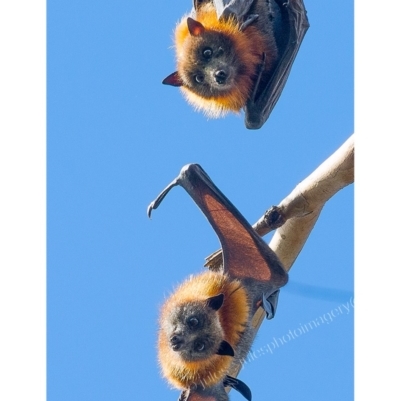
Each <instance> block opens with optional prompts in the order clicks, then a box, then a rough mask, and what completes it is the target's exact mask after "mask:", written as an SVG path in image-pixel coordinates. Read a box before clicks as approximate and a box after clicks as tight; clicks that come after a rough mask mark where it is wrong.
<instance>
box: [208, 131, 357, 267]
mask: <svg viewBox="0 0 400 401" xmlns="http://www.w3.org/2000/svg"><path fill="white" fill-rule="evenodd" d="M353 182H354V135H351V136H350V138H349V139H348V140H347V141H346V142H345V143H344V144H343V145H342V146H341V147H340V148H339V149H338V150H337V151H336V152H335V153H333V154H332V155H331V156H330V157H329V158H328V159H326V160H325V161H324V162H323V163H322V164H321V165H320V166H319V167H318V168H317V169H316V170H315V171H314V172H313V173H311V174H310V175H309V176H308V177H307V178H306V179H304V180H303V181H302V182H301V183H300V184H298V185H297V186H296V188H295V189H294V190H293V191H292V192H291V193H290V194H289V195H288V196H287V197H286V198H285V199H283V201H282V202H281V203H280V204H279V205H278V206H273V207H272V208H270V209H269V210H267V212H265V214H264V215H263V216H262V217H261V218H260V219H259V220H258V221H257V222H256V223H255V224H254V225H253V228H254V229H255V230H256V232H257V233H258V234H259V235H261V236H264V235H266V234H267V233H269V232H271V231H273V230H274V229H277V231H276V232H275V234H274V236H273V238H272V240H271V242H270V244H269V245H270V247H271V248H272V250H274V251H275V253H276V254H277V255H278V257H279V259H280V261H281V262H282V264H283V266H284V267H285V269H286V270H287V271H289V269H290V268H291V267H292V265H293V263H294V261H295V260H296V258H297V256H298V255H299V253H300V251H301V249H302V248H303V246H304V244H305V242H306V240H307V238H308V236H309V234H310V232H311V230H312V229H313V227H314V224H315V223H316V221H317V219H318V217H319V214H320V212H321V210H322V208H323V206H324V204H325V203H326V202H327V201H328V200H329V199H330V198H331V197H332V196H333V195H334V194H336V193H337V192H338V191H340V190H341V189H342V188H344V187H345V186H347V185H349V184H351V183H353ZM221 264H222V253H221V250H218V251H216V252H214V253H213V254H212V255H210V256H208V257H207V258H206V263H205V266H207V267H209V268H210V269H212V270H214V269H217V268H218V267H219V266H220V265H221Z"/></svg>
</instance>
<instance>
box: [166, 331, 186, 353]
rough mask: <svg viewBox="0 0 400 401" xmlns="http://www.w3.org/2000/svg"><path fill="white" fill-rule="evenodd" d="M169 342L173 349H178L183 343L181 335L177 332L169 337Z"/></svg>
mask: <svg viewBox="0 0 400 401" xmlns="http://www.w3.org/2000/svg"><path fill="white" fill-rule="evenodd" d="M169 342H170V344H171V348H172V349H173V350H174V351H178V350H179V349H180V348H181V347H182V345H183V343H184V341H183V337H182V336H181V335H178V334H174V335H173V336H172V337H171V338H170V339H169Z"/></svg>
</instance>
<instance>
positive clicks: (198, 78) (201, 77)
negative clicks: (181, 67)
mask: <svg viewBox="0 0 400 401" xmlns="http://www.w3.org/2000/svg"><path fill="white" fill-rule="evenodd" d="M194 79H195V80H196V82H198V83H199V84H201V83H203V82H204V75H203V74H197V75H195V77H194Z"/></svg>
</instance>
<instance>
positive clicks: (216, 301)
mask: <svg viewBox="0 0 400 401" xmlns="http://www.w3.org/2000/svg"><path fill="white" fill-rule="evenodd" d="M223 302H224V294H222V293H221V294H218V295H215V296H214V297H210V298H208V299H207V306H209V307H210V308H211V309H214V310H215V311H217V310H218V309H219V308H220V307H221V306H222V304H223Z"/></svg>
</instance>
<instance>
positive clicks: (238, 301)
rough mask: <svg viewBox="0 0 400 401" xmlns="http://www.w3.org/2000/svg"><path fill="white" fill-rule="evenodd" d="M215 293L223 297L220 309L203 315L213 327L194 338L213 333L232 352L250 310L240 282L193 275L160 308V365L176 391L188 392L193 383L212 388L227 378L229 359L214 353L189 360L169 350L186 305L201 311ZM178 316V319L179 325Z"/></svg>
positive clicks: (186, 313)
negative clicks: (228, 346)
mask: <svg viewBox="0 0 400 401" xmlns="http://www.w3.org/2000/svg"><path fill="white" fill-rule="evenodd" d="M218 294H223V295H224V301H223V303H222V306H221V307H220V308H219V309H218V310H217V311H211V310H206V312H205V313H206V314H207V316H210V318H211V319H212V321H213V322H212V323H213V325H212V326H213V328H210V326H207V327H204V328H202V330H200V332H199V333H197V334H196V335H197V336H198V337H201V336H207V337H209V336H212V335H213V333H212V331H216V332H217V334H218V335H219V336H221V338H222V339H223V340H225V341H226V342H228V343H229V344H230V345H231V346H232V347H233V349H235V347H236V346H237V345H238V344H239V342H240V340H241V339H242V336H243V334H244V333H245V332H246V330H247V328H248V324H249V316H250V308H251V305H249V299H248V295H247V292H246V290H245V289H244V287H243V286H242V284H241V282H240V281H239V280H235V279H231V278H229V276H227V275H224V274H222V273H216V272H205V273H203V274H200V275H197V276H192V277H190V278H189V279H188V280H187V281H185V282H184V283H183V284H181V285H180V286H179V287H178V289H177V290H176V291H175V292H174V294H172V296H171V297H170V298H169V299H168V300H167V301H166V302H165V304H164V305H163V307H162V310H161V317H160V331H159V337H158V356H159V363H160V366H161V370H162V373H163V376H164V377H165V378H166V379H167V380H168V381H169V382H170V383H171V384H172V385H173V386H174V387H176V388H179V389H187V388H190V387H191V386H192V385H194V384H196V385H199V384H200V385H202V386H203V387H210V386H213V385H215V384H217V383H218V382H220V381H221V379H222V378H223V377H224V376H225V375H226V373H227V370H228V368H229V366H230V364H231V362H232V360H233V358H232V356H228V355H217V354H215V353H212V354H211V355H206V356H205V358H201V357H196V360H190V358H189V359H187V358H185V357H182V355H181V353H180V352H177V351H174V350H173V349H172V347H171V342H170V339H171V337H172V336H173V335H174V334H175V333H176V331H177V330H178V329H177V327H178V326H179V324H180V323H181V322H182V320H185V319H187V318H188V317H189V315H190V312H189V311H188V309H187V308H188V305H191V306H193V305H194V308H195V309H196V308H197V307H199V308H201V310H202V311H204V306H203V305H204V302H205V301H206V300H207V298H209V297H213V296H216V295H218ZM177 314H179V318H178V319H179V320H180V322H178V323H177V322H176V315H177ZM216 345H217V346H218V344H216Z"/></svg>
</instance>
